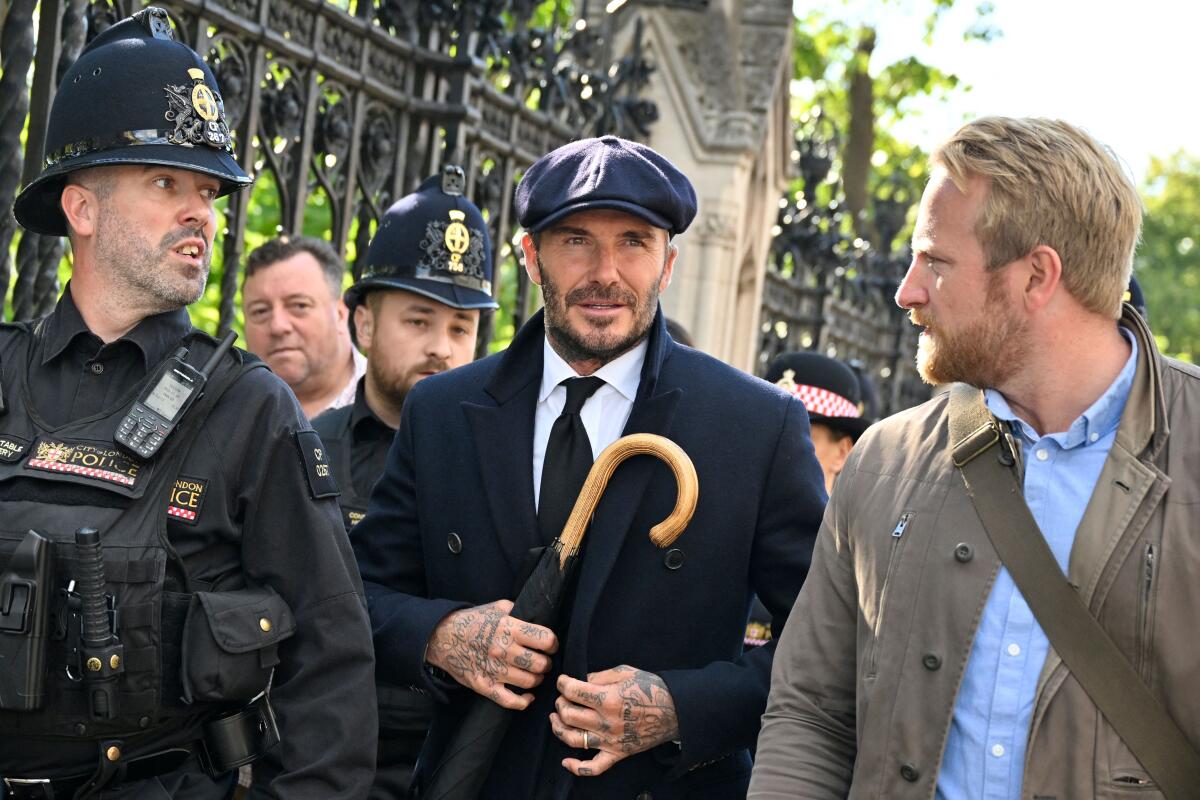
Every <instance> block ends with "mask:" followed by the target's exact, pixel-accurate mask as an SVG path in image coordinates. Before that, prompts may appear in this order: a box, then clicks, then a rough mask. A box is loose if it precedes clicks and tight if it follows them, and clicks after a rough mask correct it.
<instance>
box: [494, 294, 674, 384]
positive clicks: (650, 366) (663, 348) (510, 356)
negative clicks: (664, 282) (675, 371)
mask: <svg viewBox="0 0 1200 800" xmlns="http://www.w3.org/2000/svg"><path fill="white" fill-rule="evenodd" d="M545 313H546V312H545V309H540V310H539V311H538V312H537V313H536V314H534V315H533V316H532V317H530V319H529V321H528V322H526V323H525V324H524V325H522V326H521V329H520V330H519V331H517V335H516V336H514V337H513V340H512V344H510V345H509V346H508V349H507V350H505V351H504V354H503V355H502V356H501V357H500V364H499V366H498V367H497V368H496V371H495V372H494V373H493V374H492V377H491V378H490V379H489V380H488V382H487V384H486V385H485V386H484V387H483V390H484V391H485V392H487V393H488V394H489V395H490V396H491V398H492V399H493V400H495V401H496V402H497V403H499V404H501V405H504V404H505V403H507V402H509V401H510V400H512V398H513V397H514V396H515V395H516V394H517V393H518V392H520V391H521V390H522V389H524V388H525V387H527V386H528V385H529V382H530V381H538V382H539V385H540V382H541V378H542V364H543V361H542V358H543V356H542V342H543V341H544V339H545V337H546V320H545ZM672 344H673V340H672V339H671V336H670V334H668V333H667V323H666V318H665V317H664V316H663V313H662V307H661V306H659V308H658V311H657V312H655V315H654V321H653V322H652V323H650V336H649V344H648V346H647V348H646V360H645V362H643V364H642V374H641V382H640V383H639V385H638V395H637V396H638V398H639V399H641V398H644V397H650V396H651V395H652V394H653V393H654V389H655V387H656V386H657V385H658V375H659V373H660V371H661V370H662V365H663V362H664V361H665V360H666V358H667V354H668V353H669V352H670V350H671V346H672Z"/></svg>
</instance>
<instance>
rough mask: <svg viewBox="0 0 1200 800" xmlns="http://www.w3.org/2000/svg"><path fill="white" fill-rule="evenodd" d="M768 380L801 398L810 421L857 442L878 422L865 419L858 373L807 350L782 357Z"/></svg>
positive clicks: (776, 358)
mask: <svg viewBox="0 0 1200 800" xmlns="http://www.w3.org/2000/svg"><path fill="white" fill-rule="evenodd" d="M767 380H768V381H769V382H771V383H773V384H775V385H776V386H779V387H780V388H782V389H783V390H784V391H786V392H788V393H790V394H792V395H793V396H795V397H798V398H800V401H801V402H802V403H804V407H805V408H806V409H808V418H809V420H810V421H812V422H814V423H819V424H821V425H825V426H828V427H830V428H833V429H834V430H837V431H841V432H843V433H847V434H849V435H850V436H851V437H853V438H854V439H856V440H857V439H858V437H859V436H861V435H862V434H863V432H864V431H865V430H866V429H867V428H869V427H870V426H871V423H872V422H873V421H874V420H870V419H867V418H866V417H864V416H863V403H862V390H861V387H860V385H859V382H858V377H857V376H856V375H855V374H854V370H852V369H850V367H848V366H847V365H845V364H843V363H842V362H841V361H838V360H837V359H836V358H830V357H829V356H825V355H821V354H820V353H813V352H810V351H807V350H801V351H798V352H793V353H781V354H780V355H778V356H776V357H775V360H774V361H772V362H771V365H770V367H768V368H767Z"/></svg>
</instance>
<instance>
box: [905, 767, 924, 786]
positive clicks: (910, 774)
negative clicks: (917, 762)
mask: <svg viewBox="0 0 1200 800" xmlns="http://www.w3.org/2000/svg"><path fill="white" fill-rule="evenodd" d="M900 777H901V778H904V780H906V781H908V782H909V783H916V782H917V779H918V778H920V777H921V771H920V770H918V769H917V768H916V767H915V766H913V765H912V764H905V765H903V766H902V767H900Z"/></svg>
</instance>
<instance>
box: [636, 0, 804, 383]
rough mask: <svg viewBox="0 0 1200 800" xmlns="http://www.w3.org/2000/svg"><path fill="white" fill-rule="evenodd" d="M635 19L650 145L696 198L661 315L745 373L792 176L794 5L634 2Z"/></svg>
mask: <svg viewBox="0 0 1200 800" xmlns="http://www.w3.org/2000/svg"><path fill="white" fill-rule="evenodd" d="M636 13H637V14H639V15H640V16H641V17H642V19H643V20H644V21H645V30H644V34H643V37H644V38H643V49H644V52H645V53H646V55H647V57H648V58H649V59H650V60H651V61H652V63H654V64H655V66H656V68H657V71H656V72H655V73H654V75H653V76H652V78H651V82H650V85H649V86H648V87H647V88H646V89H645V90H644V91H643V93H642V96H643V97H645V98H646V99H648V100H651V101H653V102H654V103H656V104H657V105H658V109H659V114H660V117H659V121H658V122H657V123H656V124H655V125H654V126H653V127H652V128H651V131H650V140H649V144H650V145H651V146H652V147H654V148H655V149H657V150H659V151H660V152H662V153H663V154H664V155H666V156H667V157H669V158H670V159H671V160H672V161H673V162H675V164H676V165H677V166H678V167H679V168H680V169H681V170H683V172H684V173H686V174H687V175H688V177H690V178H691V180H692V182H693V183H694V184H695V186H696V192H697V194H698V195H699V198H700V213H699V215H698V217H697V219H696V222H695V223H694V224H693V227H692V229H691V230H689V231H688V232H687V233H686V234H684V235H682V236H680V237H677V240H676V244H677V245H678V246H679V249H680V255H679V260H678V262H677V263H676V268H675V275H674V279H673V283H672V286H671V288H670V290H669V291H668V292H667V293H666V294H665V295H664V296H663V306H664V308H665V309H666V312H667V314H668V315H669V316H671V317H673V318H675V319H676V320H678V321H679V322H680V323H682V324H683V325H684V326H685V327H686V328H687V329H688V330H689V331H691V333H692V335H693V336H694V337H695V339H696V343H697V345H698V346H699V347H700V348H701V349H703V350H705V351H707V352H709V353H711V354H713V355H715V356H717V357H718V358H721V359H723V360H725V361H727V362H729V363H730V364H732V365H734V366H736V367H739V368H741V369H745V370H748V371H753V369H754V358H755V355H756V351H757V346H758V331H757V328H758V325H759V309H760V306H761V298H762V286H763V277H762V276H763V272H764V269H765V265H766V259H767V248H768V246H769V244H770V241H771V227H772V226H773V225H774V223H775V218H776V214H777V212H778V210H779V206H778V202H779V198H780V196H781V195H782V194H783V192H784V191H785V190H786V187H787V182H788V179H789V177H790V168H791V141H792V139H791V121H790V115H789V113H788V89H789V81H790V78H791V58H790V48H791V26H792V10H791V3H790V2H788V0H711V2H710V3H709V5H708V8H707V10H694V9H689V8H679V7H662V6H654V5H644V4H641V3H640V4H639V6H638V7H637V11H636ZM629 16H630V17H632V16H633V14H632V13H631V14H629ZM630 27H631V26H630V25H625V26H624V30H625V31H627V30H628V29H629V28H630Z"/></svg>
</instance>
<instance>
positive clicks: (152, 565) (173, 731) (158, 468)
mask: <svg viewBox="0 0 1200 800" xmlns="http://www.w3.org/2000/svg"><path fill="white" fill-rule="evenodd" d="M118 97H119V98H120V102H119V103H114V102H111V101H112V100H113V99H114V98H118ZM172 123H174V125H173V124H172ZM46 149H47V153H48V155H47V158H46V167H45V169H44V170H43V171H42V174H41V175H40V176H39V177H38V178H37V180H35V181H33V182H32V183H31V184H29V185H28V186H26V187H25V189H24V190H23V192H22V193H21V195H20V197H19V198H18V199H17V203H16V207H15V209H14V210H15V213H16V217H17V219H18V221H20V223H21V224H22V225H24V226H25V227H26V228H28V229H30V230H34V231H38V232H40V233H45V234H50V235H68V236H69V237H70V240H71V248H72V253H73V269H72V277H71V283H70V285H69V286H68V287H67V290H66V291H65V292H64V293H63V296H62V298H61V299H60V300H59V302H58V305H57V306H56V307H55V309H54V311H53V312H52V313H51V314H49V315H48V316H47V317H45V318H43V319H41V320H37V321H35V322H28V323H18V324H14V325H6V326H4V327H3V328H2V329H0V367H2V374H0V379H2V382H3V395H4V399H5V403H6V413H3V414H2V415H0V442H2V443H3V446H2V449H3V457H2V458H0V505H3V507H4V516H5V523H4V525H3V526H2V527H3V530H2V531H0V553H3V555H0V559H3V561H0V564H3V568H2V569H0V575H3V578H2V579H0V580H2V581H3V583H4V586H3V587H0V596H2V597H8V598H12V599H13V602H12V603H11V604H10V602H9V601H4V602H2V603H0V605H3V606H4V608H3V614H4V616H5V619H4V623H5V625H4V628H5V630H4V633H3V634H2V637H3V638H2V641H0V648H3V649H2V650H0V662H2V663H3V666H2V667H0V672H2V673H3V686H4V688H7V687H9V686H11V685H12V680H13V679H14V678H15V677H16V674H17V673H18V672H19V671H21V670H23V669H25V668H26V667H28V668H29V669H30V670H34V669H38V670H39V671H40V670H44V673H43V674H42V675H40V676H37V675H29V678H30V681H32V680H33V679H34V678H37V679H38V680H40V685H41V689H42V691H41V693H40V695H38V696H34V695H33V693H31V694H29V695H27V702H23V701H21V700H19V699H15V698H14V697H13V696H11V695H9V694H8V693H7V692H4V691H0V741H2V742H3V744H2V745H0V775H2V776H3V778H4V784H3V785H4V789H3V796H4V797H6V798H7V797H15V798H20V799H22V800H25V799H27V798H39V799H40V798H68V797H77V798H85V797H86V798H94V797H104V798H110V797H113V798H115V797H122V798H126V797H130V798H132V797H138V798H143V797H172V798H181V799H186V800H217V799H218V798H227V797H229V796H230V794H231V792H232V790H233V785H234V783H235V780H236V776H237V767H238V766H239V765H240V764H243V763H246V762H247V761H250V760H253V759H255V758H256V757H257V756H259V755H261V754H262V751H263V750H266V751H267V752H266V758H265V759H264V760H263V761H259V762H258V763H256V764H255V766H254V770H255V779H256V785H255V788H254V789H253V794H254V795H256V796H265V797H273V798H288V800H293V799H295V800H330V798H339V799H342V798H344V799H345V800H354V799H356V798H360V797H362V796H363V794H364V793H365V792H366V790H367V787H368V786H369V785H370V781H371V775H372V768H373V764H372V759H371V757H370V750H371V749H373V735H374V731H375V724H374V720H375V713H376V712H375V696H374V691H373V684H372V682H371V675H372V673H373V667H374V661H373V657H372V651H371V641H370V633H369V629H368V625H367V615H366V608H365V604H364V601H363V597H362V591H361V583H360V581H359V578H358V575H357V571H356V569H355V566H354V563H353V560H352V554H351V552H350V547H349V542H348V541H347V538H346V535H345V532H344V531H343V530H342V528H341V526H340V525H339V524H338V513H337V504H336V503H335V502H334V499H333V498H334V497H335V496H336V494H337V490H336V487H335V486H334V485H333V483H332V482H331V481H330V480H329V478H328V473H327V470H328V465H327V464H326V463H325V462H324V459H323V456H322V448H321V445H320V441H319V440H318V439H317V436H316V434H315V433H313V432H312V430H311V429H310V428H309V426H308V423H307V422H306V421H305V420H304V417H303V416H302V415H301V413H300V407H299V406H298V405H297V403H296V400H295V398H294V397H293V396H292V393H291V391H289V390H288V388H287V386H285V385H284V384H283V382H282V381H280V380H279V379H278V378H276V377H275V376H273V375H272V374H271V373H270V372H269V371H267V370H266V369H265V368H263V367H262V365H261V363H259V362H257V361H256V360H255V359H253V358H251V357H250V356H248V355H246V354H244V353H241V352H240V351H236V350H232V351H231V350H227V349H224V348H223V347H222V346H218V345H217V342H216V341H215V340H214V339H212V337H209V336H207V335H205V334H202V333H200V332H199V331H196V330H195V329H194V328H192V326H191V323H190V322H189V320H188V314H187V311H186V308H185V306H187V305H189V304H190V303H193V302H195V301H196V300H197V299H199V297H200V296H201V294H202V293H203V291H204V284H205V280H206V278H207V276H208V266H209V258H210V254H211V252H212V244H213V237H214V234H215V233H216V225H217V223H216V215H215V213H214V210H213V202H214V201H215V200H216V198H217V197H219V196H221V195H223V194H228V193H229V192H233V191H236V190H237V189H239V188H243V187H244V186H246V185H247V184H249V182H250V180H249V178H247V176H246V175H245V174H244V173H243V172H242V170H241V169H239V168H238V166H237V162H236V161H235V160H234V159H233V156H232V145H231V141H230V138H229V129H228V127H227V126H226V123H225V120H224V116H223V111H222V106H221V100H220V94H219V91H218V90H217V87H216V82H215V80H214V79H213V75H212V73H211V72H210V71H209V69H208V67H207V66H206V65H205V64H204V62H203V61H202V60H201V59H200V57H199V56H198V55H197V54H196V53H195V52H193V51H192V50H191V49H189V48H188V47H187V46H185V45H183V44H181V43H179V42H177V41H175V40H174V37H173V34H172V29H171V22H170V19H169V18H168V17H167V14H166V12H164V11H162V10H161V9H157V8H148V9H145V10H144V11H141V12H139V13H138V14H137V15H135V16H134V17H133V18H130V19H127V20H125V21H123V22H120V23H118V24H116V25H113V26H112V27H111V28H109V29H108V30H106V31H104V32H103V33H101V34H100V35H99V36H97V37H96V39H95V40H94V41H93V42H92V43H91V44H90V45H89V46H88V47H87V48H86V49H85V50H84V52H83V54H82V55H81V56H80V58H79V60H78V61H77V62H76V64H75V65H74V66H72V67H71V69H70V70H69V71H68V72H67V74H66V77H65V78H64V80H63V83H62V86H61V87H60V88H59V91H58V93H57V94H56V96H55V101H54V108H53V110H52V111H51V115H50V124H49V128H48V131H47V148H46ZM224 344H226V345H227V342H226V343H224ZM223 349H224V355H222V354H221V352H219V351H221V350H223ZM206 364H207V365H208V366H207V367H206ZM201 367H206V368H207V369H208V377H207V380H205V381H201V380H200V379H199V378H198V377H197V371H198V370H199V369H200V368H201ZM201 389H202V391H201ZM197 395H198V396H197ZM138 398H141V399H143V400H144V402H140V403H138V404H136V405H135V403H134V401H135V399H138ZM81 528H84V529H86V528H91V529H94V530H93V531H92V533H91V534H90V536H91V537H92V538H94V539H96V540H97V541H96V542H95V543H94V544H93V543H90V542H88V541H87V540H88V538H89V534H88V533H87V531H86V530H85V531H83V532H82V533H81V534H79V535H77V533H78V531H79V529H81ZM31 531H36V533H32V532H31ZM81 537H82V538H81ZM39 540H41V541H40V542H39ZM45 543H48V545H47V544H45ZM39 547H41V548H42V549H43V552H45V551H50V552H52V553H53V555H54V556H55V561H56V562H57V566H56V567H52V569H51V570H50V572H49V574H48V575H45V574H43V575H37V574H26V573H23V572H22V571H23V570H27V568H28V566H29V565H30V564H31V563H32V559H27V558H24V557H20V554H21V552H22V550H21V549H22V548H25V549H26V550H25V552H32V549H36V548H39ZM93 547H95V549H94V550H93V549H92V548H93ZM14 548H16V549H17V551H18V555H12V554H13V550H14ZM88 553H92V554H93V555H94V557H95V558H94V560H92V559H89V558H88V557H87V554H88ZM10 556H12V558H11V560H9V557H10ZM89 564H90V565H91V567H89V566H88V565H89ZM97 566H102V571H103V573H104V575H103V576H102V577H101V576H99V575H98V574H97V573H96V572H93V571H92V570H93V569H95V568H96V567H97ZM18 573H21V574H18ZM105 579H106V582H102V581H104V580H105ZM14 586H21V587H23V588H24V589H25V592H22V591H21V590H20V589H17V590H16V591H15V593H13V592H10V591H9V590H10V589H12V587H14ZM30 587H32V589H33V593H34V595H35V597H46V598H47V599H48V601H49V603H48V605H47V606H46V607H38V606H34V605H31V606H29V607H28V609H26V610H28V611H29V614H28V615H27V616H26V620H25V621H26V624H25V625H24V626H23V627H24V632H25V633H27V634H28V633H32V632H33V631H34V630H36V629H39V628H42V626H45V627H44V628H42V629H44V630H47V631H49V632H50V634H49V635H48V636H47V641H45V643H44V644H43V645H42V646H43V647H44V650H43V651H42V652H43V653H44V658H41V659H36V658H29V659H26V658H24V657H23V656H21V657H18V658H12V656H14V654H17V651H16V650H15V649H14V648H15V647H16V646H17V645H19V644H20V643H21V642H22V641H24V640H25V638H26V637H25V636H24V635H16V634H17V633H18V632H20V631H21V628H22V626H17V627H16V628H15V629H14V628H13V626H12V625H11V623H13V622H16V621H17V617H20V614H18V615H16V617H14V616H13V615H12V614H11V613H10V612H13V611H16V610H17V606H18V605H21V604H23V602H24V599H31V598H30V595H29V594H28V590H29V588H30ZM89 603H91V605H89ZM108 608H111V609H112V610H111V612H110V613H105V612H106V610H107V609H108ZM81 609H82V610H81ZM97 611H98V613H95V612H97ZM38 617H40V619H39V618H38ZM272 668H274V677H273V679H272V686H271V690H270V703H271V705H272V706H273V707H274V717H272V715H271V712H270V709H269V708H268V707H267V706H265V705H264V704H263V701H262V699H261V698H259V699H257V700H255V699H254V698H255V697H256V695H261V693H262V692H263V691H264V690H265V689H266V688H267V684H268V680H269V679H271V676H272ZM27 674H28V673H27ZM22 684H23V686H33V685H34V684H33V683H32V682H29V683H26V682H25V681H22ZM275 720H277V721H278V729H279V742H278V743H277V744H276V745H275V746H274V747H273V748H271V747H270V740H271V739H272V738H273V737H271V736H269V735H268V734H269V733H270V731H271V729H272V728H274V721H275Z"/></svg>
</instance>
